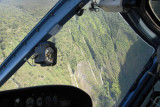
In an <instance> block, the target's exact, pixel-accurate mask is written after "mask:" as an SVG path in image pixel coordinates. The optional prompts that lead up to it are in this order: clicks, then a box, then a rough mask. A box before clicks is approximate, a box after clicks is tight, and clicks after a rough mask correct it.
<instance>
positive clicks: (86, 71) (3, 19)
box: [0, 0, 154, 107]
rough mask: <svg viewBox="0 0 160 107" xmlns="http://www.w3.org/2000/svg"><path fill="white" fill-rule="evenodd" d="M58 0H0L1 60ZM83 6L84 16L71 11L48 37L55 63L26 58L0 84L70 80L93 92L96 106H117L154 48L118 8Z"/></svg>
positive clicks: (9, 86)
mask: <svg viewBox="0 0 160 107" xmlns="http://www.w3.org/2000/svg"><path fill="white" fill-rule="evenodd" d="M56 2H57V0H0V62H2V61H3V60H4V59H5V58H6V57H7V56H8V55H9V54H10V52H11V51H12V50H13V49H14V48H15V47H16V46H17V44H18V43H19V42H20V41H21V40H22V39H23V38H24V37H25V36H26V35H27V33H29V31H30V30H31V29H32V28H33V27H34V26H35V25H36V24H37V23H38V21H39V20H40V19H41V18H42V17H43V16H44V15H45V14H46V13H47V12H48V11H49V10H50V9H51V8H52V7H53V6H54V4H55V3H56ZM85 8H86V9H87V10H86V11H85V12H84V14H83V16H81V17H77V16H74V17H73V18H72V19H71V20H70V21H68V22H67V24H66V25H65V26H63V29H62V30H61V31H60V32H59V33H58V34H57V35H56V36H54V37H52V38H51V39H50V41H52V42H54V43H55V44H56V47H57V50H58V58H57V64H56V66H53V67H41V66H40V65H36V66H35V67H32V66H30V65H29V64H28V63H25V64H24V65H23V66H22V67H21V68H20V69H19V70H18V71H17V72H16V73H15V74H14V75H13V76H12V77H11V78H10V79H9V80H8V81H7V82H6V83H5V84H4V85H3V86H2V87H1V88H0V90H8V89H15V88H22V87H29V86H37V85H55V84H65V85H73V86H76V87H79V88H81V89H83V90H84V91H86V92H87V93H88V94H89V95H90V96H91V98H92V100H93V105H94V107H106V106H107V107H112V106H115V107H116V106H118V104H119V103H120V101H121V100H122V99H123V97H124V96H125V94H126V93H127V91H128V90H129V88H130V86H131V85H132V83H133V82H134V80H135V79H136V78H137V76H138V74H140V72H141V71H142V69H143V67H144V65H145V64H146V63H147V61H148V60H149V58H150V57H151V55H152V54H153V52H154V49H153V48H152V47H150V46H149V45H148V44H146V43H145V42H144V41H143V40H142V39H141V38H139V37H138V35H137V34H136V33H135V32H134V31H133V30H132V29H131V28H130V27H129V25H128V24H127V23H126V22H125V21H124V20H123V18H122V17H121V16H120V15H119V13H106V12H104V11H102V10H100V11H99V12H90V11H89V10H88V7H87V6H86V7H85ZM62 14H63V13H62ZM29 62H32V59H29Z"/></svg>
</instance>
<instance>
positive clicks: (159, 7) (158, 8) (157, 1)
mask: <svg viewBox="0 0 160 107" xmlns="http://www.w3.org/2000/svg"><path fill="white" fill-rule="evenodd" d="M150 6H151V8H152V11H153V12H154V14H155V16H156V17H157V18H159V19H160V0H150Z"/></svg>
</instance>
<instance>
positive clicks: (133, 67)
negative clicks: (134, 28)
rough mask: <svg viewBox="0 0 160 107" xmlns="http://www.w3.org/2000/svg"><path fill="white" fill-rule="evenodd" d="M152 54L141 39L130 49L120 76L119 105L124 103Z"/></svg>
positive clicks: (122, 65) (151, 50)
mask: <svg viewBox="0 0 160 107" xmlns="http://www.w3.org/2000/svg"><path fill="white" fill-rule="evenodd" d="M152 53H153V49H152V48H151V47H150V46H148V45H147V44H146V43H145V42H144V41H142V40H141V39H138V40H137V42H135V43H134V44H133V45H132V46H131V47H130V49H129V50H128V52H127V55H126V58H125V61H124V64H121V72H120V74H119V84H120V89H121V96H120V97H119V101H118V103H120V102H121V101H122V99H123V98H124V96H125V95H126V93H127V92H128V90H129V89H130V87H131V86H132V84H133V82H134V81H135V79H136V78H137V77H138V75H139V74H140V72H141V71H142V69H143V67H144V65H145V64H146V63H147V61H148V60H149V58H150V57H151V55H152Z"/></svg>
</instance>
